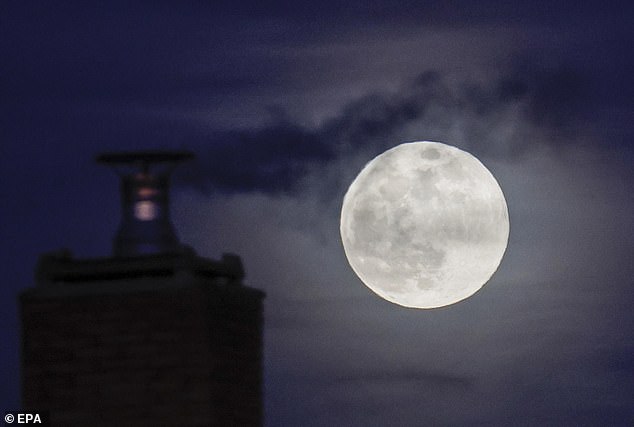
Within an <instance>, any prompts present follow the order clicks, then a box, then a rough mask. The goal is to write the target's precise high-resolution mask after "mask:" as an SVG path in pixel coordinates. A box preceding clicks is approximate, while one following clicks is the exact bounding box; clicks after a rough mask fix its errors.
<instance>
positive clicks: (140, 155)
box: [96, 150, 194, 164]
mask: <svg viewBox="0 0 634 427" xmlns="http://www.w3.org/2000/svg"><path fill="white" fill-rule="evenodd" d="M193 157H194V154H193V153H192V152H190V151H160V150H150V151H118V152H114V153H103V154H100V155H99V156H97V159H96V160H97V162H99V163H105V164H126V163H128V164H130V163H132V164H134V163H177V162H182V161H185V160H189V159H191V158H193Z"/></svg>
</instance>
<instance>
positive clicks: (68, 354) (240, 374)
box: [20, 152, 264, 426]
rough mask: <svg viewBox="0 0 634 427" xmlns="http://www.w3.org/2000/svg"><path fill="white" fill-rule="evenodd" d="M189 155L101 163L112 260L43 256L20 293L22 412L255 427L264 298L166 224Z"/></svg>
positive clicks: (230, 259) (233, 263)
mask: <svg viewBox="0 0 634 427" xmlns="http://www.w3.org/2000/svg"><path fill="white" fill-rule="evenodd" d="M190 157H191V154H189V153H183V152H143V153H115V154H105V155H101V156H99V157H98V161H99V162H102V163H106V164H109V165H111V166H113V167H115V169H116V170H117V172H118V173H119V175H120V177H121V188H122V220H121V226H120V228H119V231H118V233H117V236H116V237H115V240H114V251H113V252H114V254H113V256H112V257H104V258H91V259H85V258H84V259H77V258H74V257H73V256H72V254H71V253H70V252H69V251H67V250H62V251H58V252H54V253H48V254H44V255H42V256H41V257H40V259H39V262H38V266H37V268H36V286H35V287H33V288H30V289H27V290H26V291H24V292H23V293H22V294H21V296H20V308H21V313H20V315H21V321H22V381H23V392H22V396H23V407H24V409H25V410H38V411H48V413H49V415H50V420H51V423H52V425H63V426H86V425H91V426H101V425H103V426H106V425H108V426H111V425H134V426H137V425H138V426H145V425H147V426H156V425H179V426H194V425H195V426H206V425H208V426H212V425H213V426H238V425H240V426H258V425H261V424H262V422H263V403H262V401H263V399H262V322H263V320H262V300H263V298H264V293H263V292H262V291H260V290H257V289H253V288H250V287H247V286H245V285H244V284H243V283H242V282H243V279H244V272H243V269H242V263H241V261H240V258H239V257H238V256H236V255H231V254H224V255H223V256H222V259H220V260H211V259H207V258H203V257H200V256H198V255H196V254H195V253H194V251H193V250H191V249H190V248H188V247H186V246H183V245H181V244H180V243H179V242H178V239H177V238H176V234H175V232H174V230H173V227H172V225H171V223H170V221H169V210H168V208H169V206H168V205H169V197H168V196H169V195H168V190H169V175H170V173H171V172H172V170H173V168H174V166H175V165H176V164H177V163H178V162H180V161H183V160H186V159H187V158H190Z"/></svg>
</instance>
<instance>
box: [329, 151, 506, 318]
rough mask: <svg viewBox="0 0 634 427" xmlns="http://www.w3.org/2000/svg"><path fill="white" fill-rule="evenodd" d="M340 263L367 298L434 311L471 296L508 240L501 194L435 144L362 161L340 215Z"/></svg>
mask: <svg viewBox="0 0 634 427" xmlns="http://www.w3.org/2000/svg"><path fill="white" fill-rule="evenodd" d="M340 232H341V238H342V242H343V246H344V250H345V253H346V257H347V258H348V261H349V263H350V265H351V267H352V269H353V270H354V271H355V273H356V274H357V275H358V276H359V278H360V279H361V280H362V281H363V283H365V284H366V286H368V287H369V288H370V289H371V290H372V291H374V292H375V293H376V294H378V295H379V296H381V297H383V298H385V299H386V300H388V301H391V302H393V303H396V304H399V305H402V306H406V307H415V308H435V307H442V306H445V305H449V304H453V303H455V302H458V301H461V300H463V299H465V298H467V297H469V296H471V295H472V294H474V293H475V292H476V291H478V290H479V289H480V288H481V287H482V286H483V285H484V284H485V283H486V282H487V281H488V280H489V279H490V278H491V276H492V275H493V273H494V272H495V271H496V269H497V268H498V266H499V264H500V262H501V260H502V256H503V255H504V252H505V250H506V245H507V242H508V236H509V219H508V209H507V205H506V201H505V199H504V194H503V193H502V190H501V188H500V186H499V185H498V183H497V181H496V180H495V178H494V177H493V175H492V174H491V173H490V172H489V170H488V169H487V168H486V167H485V166H484V165H483V164H482V163H480V161H479V160H478V159H476V158H475V157H474V156H472V155H471V154H469V153H467V152H465V151H462V150H460V149H458V148H456V147H453V146H450V145H446V144H442V143H439V142H430V141H424V142H412V143H405V144H401V145H399V146H396V147H394V148H392V149H390V150H388V151H386V152H384V153H383V154H381V155H379V156H377V157H376V158H374V159H373V160H372V161H370V162H369V163H368V164H367V165H366V166H365V167H364V168H363V170H362V171H361V172H360V173H359V175H358V176H357V177H356V179H355V180H354V181H353V182H352V184H351V185H350V188H349V189H348V191H347V193H346V195H345V197H344V200H343V206H342V210H341V224H340Z"/></svg>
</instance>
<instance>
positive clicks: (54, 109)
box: [0, 0, 634, 426]
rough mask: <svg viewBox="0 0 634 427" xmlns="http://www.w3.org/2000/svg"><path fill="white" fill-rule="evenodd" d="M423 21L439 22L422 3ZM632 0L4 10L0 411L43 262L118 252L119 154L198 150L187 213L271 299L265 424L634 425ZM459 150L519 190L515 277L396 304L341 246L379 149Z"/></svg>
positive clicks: (187, 229) (179, 187)
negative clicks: (353, 194) (23, 309)
mask: <svg viewBox="0 0 634 427" xmlns="http://www.w3.org/2000/svg"><path fill="white" fill-rule="evenodd" d="M421 3H422V4H421ZM633 19H634V11H633V8H632V6H631V5H630V2H625V1H613V2H609V4H607V3H605V4H604V3H603V2H598V1H580V2H575V3H574V5H573V4H571V3H570V2H552V1H551V2H501V1H480V2H470V1H457V2H413V1H405V2H404V1H398V2H397V1H394V0H382V1H374V2H354V1H353V2H345V3H342V2H304V1H301V0H300V1H293V2H282V1H276V2H235V1H227V2H168V1H164V2H158V1H153V2H129V1H126V2H123V1H122V2H116V1H115V2H92V1H77V2H28V1H27V2H14V3H8V2H4V3H2V4H1V5H0V58H2V59H1V61H2V63H1V67H0V110H1V112H0V154H1V155H0V191H1V196H2V200H3V203H2V205H0V212H1V215H2V216H1V221H0V237H1V240H0V242H1V246H0V251H1V255H2V258H1V259H2V263H1V264H0V266H1V268H2V271H1V273H2V277H4V278H5V279H4V281H3V286H2V287H0V292H1V293H0V298H1V301H2V307H1V311H0V312H1V313H2V317H1V328H2V329H1V330H2V335H1V339H2V343H3V345H2V350H1V363H2V367H3V368H2V373H3V381H1V384H0V402H1V403H2V404H3V406H6V407H7V408H16V407H17V406H19V334H18V328H19V322H18V313H17V295H18V293H19V292H20V291H21V290H22V289H25V288H26V287H29V286H31V285H32V284H33V268H34V266H35V263H36V260H37V256H38V255H39V254H40V253H43V252H47V251H51V250H56V249H59V248H61V247H68V248H70V249H71V250H72V251H73V252H74V254H75V255H77V256H103V255H107V254H109V253H110V241H111V238H112V236H113V235H114V232H115V230H116V227H117V224H118V220H119V217H118V215H119V212H118V205H117V204H118V195H117V191H118V188H117V180H116V177H115V175H114V174H113V173H111V172H110V171H108V170H107V169H106V168H104V167H102V166H98V165H96V164H94V157H95V155H96V154H98V153H100V152H102V151H106V150H115V149H126V150H129V149H137V148H159V149H165V148H175V149H189V150H192V151H194V152H195V153H196V154H197V155H198V160H197V161H196V162H194V163H192V164H190V165H188V166H187V167H183V168H181V169H180V170H179V173H178V174H177V176H176V177H175V179H176V186H175V189H174V195H173V219H174V223H175V225H176V227H177V229H178V230H179V234H180V236H181V239H182V240H183V241H184V242H186V243H188V244H191V245H192V246H193V247H194V248H195V249H196V250H197V251H198V252H199V253H200V254H202V255H205V256H209V257H214V258H217V257H219V256H220V254H221V253H222V252H225V251H233V252H236V253H238V254H240V255H241V256H242V257H243V261H244V263H245V268H246V270H247V282H248V284H249V285H252V286H255V287H259V288H262V289H264V290H265V291H266V292H267V294H268V298H267V299H266V331H265V341H266V363H265V366H266V371H265V378H266V411H267V413H266V417H267V423H268V425H271V426H272V425H315V426H330V425H359V426H366V425H388V424H389V425H403V426H410V425H421V424H425V425H487V426H491V425H536V424H545V425H548V424H551V425H552V424H555V425H580V424H584V425H631V423H632V422H633V420H634V409H633V408H634V401H633V400H632V397H631V396H634V361H633V358H632V355H633V354H634V314H632V313H633V311H632V309H631V307H632V304H633V303H634V281H633V279H632V277H634V266H633V265H632V261H631V254H632V253H634V243H632V237H633V231H632V230H634V217H633V215H632V209H633V208H634V196H633V193H632V191H631V184H632V182H633V181H632V178H633V175H634V173H633V172H632V161H633V160H634V151H633V146H634V144H633V137H634V83H633V82H632V78H631V76H632V75H633V74H634V51H633V50H632V40H634V30H633V27H632V24H631V23H632V20H633ZM412 140H439V141H443V142H446V143H449V144H453V145H457V146H459V147H461V148H463V149H466V150H469V151H470V152H472V153H473V154H475V155H476V156H478V157H479V158H480V159H481V160H482V161H483V162H484V164H485V165H487V167H489V168H490V169H491V171H492V172H493V173H494V175H495V176H496V177H497V178H498V181H499V182H500V185H501V187H502V189H503V191H504V193H505V195H506V197H507V202H508V205H509V211H510V216H511V237H510V244H509V248H508V251H507V254H506V256H505V258H504V260H503V263H502V265H501V267H500V269H499V271H498V273H497V274H496V275H495V276H494V277H493V279H492V280H491V282H490V283H489V284H488V285H487V286H485V287H484V288H483V289H482V290H481V291H480V292H478V293H477V294H476V295H475V296H474V297H472V298H470V299H468V300H466V301H464V302H462V303H460V304H457V305H455V306H451V307H448V308H443V309H438V310H430V311H417V310H407V309H402V308H400V307H397V306H395V305H392V304H390V303H387V302H384V301H381V300H379V299H378V298H377V297H376V296H375V295H374V294H372V293H371V292H370V291H369V290H367V289H366V288H365V287H364V286H363V285H362V284H361V283H360V282H359V281H358V279H356V277H355V276H354V274H353V273H352V272H351V270H350V268H349V267H348V265H347V263H346V261H345V256H344V254H343V250H342V248H341V244H340V242H339V237H338V214H339V209H340V206H341V197H342V196H343V194H344V192H345V190H346V188H347V185H348V184H349V183H350V182H351V180H352V179H353V178H354V176H355V175H356V174H357V173H358V171H359V170H360V168H361V167H362V166H363V164H365V163H366V162H367V161H369V160H370V159H371V158H372V157H374V156H375V155H377V154H378V153H380V152H382V151H383V150H385V149H387V148H389V147H392V146H394V145H397V144H399V143H401V142H406V141H412Z"/></svg>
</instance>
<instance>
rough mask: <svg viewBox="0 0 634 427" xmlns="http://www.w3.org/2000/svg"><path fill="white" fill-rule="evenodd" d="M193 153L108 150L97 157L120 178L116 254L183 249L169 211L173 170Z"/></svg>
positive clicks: (149, 253) (170, 251)
mask: <svg viewBox="0 0 634 427" xmlns="http://www.w3.org/2000/svg"><path fill="white" fill-rule="evenodd" d="M192 157H193V155H192V154H191V153H189V152H183V151H142V152H120V153H105V154H102V155H100V156H98V157H97V161H98V162H99V163H104V164H107V165H109V166H111V167H113V169H114V170H115V171H116V172H117V174H118V175H119V177H120V179H121V223H120V225H119V230H118V232H117V235H116V237H115V239H114V245H113V254H114V256H118V257H134V256H142V255H152V254H160V253H175V252H181V251H182V245H181V244H180V242H179V240H178V238H177V236H176V233H175V231H174V227H173V226H172V223H171V221H170V214H169V184H170V182H169V179H170V175H171V173H172V170H173V169H174V168H175V167H176V165H177V164H178V163H180V162H182V161H185V160H188V159H190V158H192Z"/></svg>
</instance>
